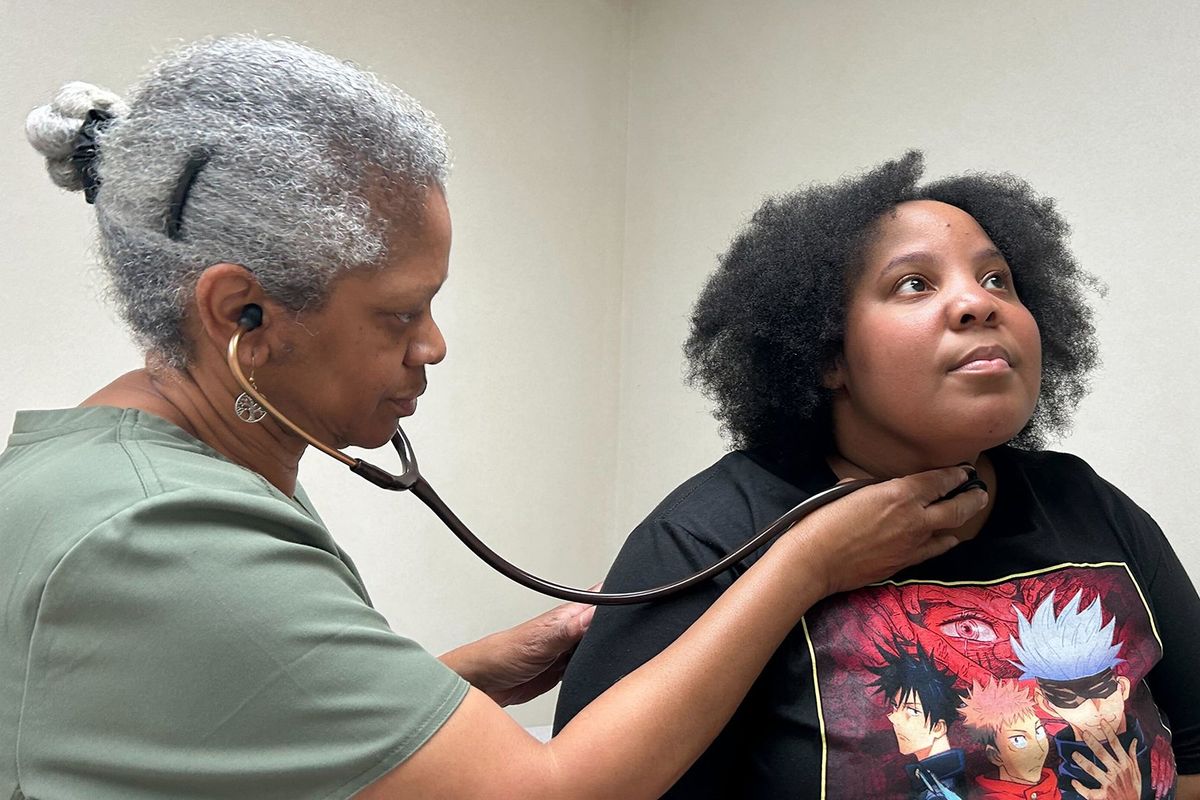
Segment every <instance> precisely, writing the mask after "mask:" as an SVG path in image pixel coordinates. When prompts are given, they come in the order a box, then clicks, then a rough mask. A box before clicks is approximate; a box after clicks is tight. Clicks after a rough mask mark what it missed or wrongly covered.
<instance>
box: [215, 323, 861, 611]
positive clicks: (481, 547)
mask: <svg viewBox="0 0 1200 800" xmlns="http://www.w3.org/2000/svg"><path fill="white" fill-rule="evenodd" d="M247 308H248V310H247V312H245V313H244V314H243V317H242V320H241V325H240V326H239V328H238V330H237V332H236V333H234V335H233V337H232V338H231V339H230V340H229V349H228V352H227V354H226V358H227V361H228V363H229V369H230V372H232V373H233V377H234V379H235V380H236V381H237V383H238V385H239V386H241V387H242V390H243V391H244V392H246V394H247V395H249V396H250V398H251V399H253V400H254V402H256V403H258V404H259V405H260V406H262V407H263V409H264V410H265V411H266V412H267V413H268V414H270V415H271V417H272V418H273V419H275V421H277V422H278V423H279V424H281V425H283V426H284V427H285V428H286V429H288V430H289V431H291V432H292V433H294V434H296V435H297V436H299V437H300V438H301V439H303V440H304V441H306V442H308V443H309V444H310V445H312V446H313V447H315V448H317V449H318V450H320V451H321V452H322V453H325V454H326V455H328V456H330V457H332V458H336V459H337V460H338V461H341V462H342V463H343V464H345V465H346V466H348V467H349V468H350V471H351V472H353V473H355V474H356V475H359V476H361V477H362V478H364V479H366V480H368V481H370V482H371V483H373V484H375V485H376V486H378V487H380V488H383V489H388V490H390V491H397V492H403V491H411V492H412V493H413V494H415V495H416V496H417V497H418V498H419V499H420V500H421V502H422V503H424V504H425V505H426V506H428V507H429V509H430V510H431V511H433V513H434V514H436V515H437V517H438V519H440V520H441V521H442V522H443V523H444V524H445V525H446V527H448V528H449V529H450V530H451V532H453V533H454V535H455V536H457V537H458V538H459V540H460V541H461V542H462V543H463V544H465V545H466V546H467V547H468V548H469V549H470V550H471V552H472V553H474V554H475V555H476V556H478V557H479V558H480V559H482V560H483V561H484V562H485V563H486V564H487V565H488V566H490V567H491V568H492V569H494V570H496V571H497V572H499V573H500V574H501V575H504V576H505V577H506V578H509V579H510V580H513V581H515V582H517V583H519V584H521V585H522V586H524V587H526V588H528V589H532V590H534V591H535V592H540V593H542V594H545V595H549V596H550V597H557V598H559V599H560V600H571V601H575V602H579V603H592V604H595V605H606V606H612V605H630V604H633V603H647V602H650V601H652V600H661V599H663V598H666V597H671V596H673V595H676V594H679V593H680V592H683V591H686V590H687V589H690V588H691V587H693V586H695V585H696V584H699V583H703V582H704V581H707V580H708V579H709V578H712V577H713V576H714V575H718V574H720V573H722V572H724V571H726V570H728V569H731V568H732V567H733V566H735V565H736V564H737V563H738V562H740V561H742V560H743V559H744V558H746V557H747V556H748V555H750V554H751V553H753V552H754V551H755V550H757V549H759V548H760V547H763V546H764V545H766V544H767V543H769V542H770V541H771V540H772V539H774V538H775V537H777V536H779V535H780V534H781V533H783V532H784V531H786V530H787V529H788V528H790V527H791V526H792V525H794V524H795V523H796V522H798V521H800V520H801V519H803V518H804V517H806V516H808V515H809V514H811V513H812V512H813V511H816V510H817V509H818V508H820V507H822V506H824V505H827V504H829V503H832V502H833V501H835V500H837V499H839V498H841V497H845V496H846V495H848V494H850V493H851V492H854V491H856V490H858V489H861V488H862V487H864V486H870V485H871V484H874V483H880V482H881V480H882V479H880V478H864V479H861V480H855V481H848V482H846V483H840V484H838V485H837V486H833V487H831V488H829V489H826V490H825V491H823V492H818V493H817V494H815V495H813V496H812V497H809V498H808V499H807V500H805V501H804V502H802V503H800V504H799V505H797V506H795V507H794V508H792V509H791V510H789V511H788V512H787V513H786V514H784V515H783V516H781V517H780V518H779V519H777V520H775V521H774V522H772V523H771V524H770V525H768V526H767V527H766V528H764V529H763V530H762V531H761V532H760V533H758V535H756V536H755V537H754V538H752V539H750V540H749V541H748V542H746V543H745V544H743V545H742V546H741V547H739V548H738V549H737V550H735V551H733V552H732V553H730V554H729V555H727V556H725V557H724V558H722V559H720V560H719V561H717V562H716V563H714V564H712V565H711V566H709V567H707V568H705V569H703V570H701V571H699V572H697V573H695V574H694V575H691V576H689V577H687V578H682V579H680V580H677V581H675V582H673V583H669V584H666V585H664V586H658V587H655V588H653V589H642V590H640V591H636V592H593V591H588V590H586V589H574V588H572V587H570V586H563V585H561V584H558V583H553V582H551V581H547V580H545V579H543V578H539V577H538V576H536V575H533V574H531V573H529V572H526V571H525V570H523V569H521V568H520V567H517V566H515V565H514V564H511V563H509V562H508V561H506V560H504V559H503V558H501V557H500V555H499V554H497V553H496V552H495V551H494V550H492V549H491V548H489V547H488V546H487V545H486V544H484V543H483V542H482V541H481V540H480V539H479V537H477V536H476V535H475V534H474V533H472V532H471V529H470V528H468V527H467V526H466V524H465V523H464V522H463V521H462V520H460V519H459V518H458V516H457V515H456V514H455V513H454V512H453V511H451V510H450V507H449V506H448V505H446V503H445V502H444V501H443V500H442V499H441V498H440V497H438V494H437V492H435V491H434V490H433V487H432V486H430V485H429V483H428V481H426V480H425V479H424V478H423V477H421V473H420V471H419V470H418V468H417V457H416V454H415V453H414V451H413V448H412V444H411V443H410V442H409V441H408V437H407V436H406V435H405V434H404V430H403V429H402V428H401V427H400V426H399V425H397V426H396V433H395V434H393V436H392V446H393V447H395V448H396V453H397V454H398V455H399V456H400V464H401V466H402V467H403V468H404V471H403V472H401V473H400V474H399V475H395V474H392V473H390V472H388V471H387V470H385V469H382V468H381V467H377V466H375V465H374V464H371V463H370V462H367V461H364V460H362V459H361V458H352V457H351V456H348V455H346V454H345V453H343V452H341V451H339V450H335V449H334V448H332V447H329V446H328V445H326V444H324V443H323V442H320V441H318V440H317V439H315V438H314V437H313V436H311V435H310V434H309V433H308V432H307V431H305V430H303V429H302V428H300V426H298V425H296V424H295V423H294V422H292V421H291V420H290V419H288V418H287V416H286V415H284V414H283V413H282V412H281V411H279V409H277V408H275V406H274V405H272V404H271V403H270V402H269V401H268V400H267V398H265V397H264V396H263V395H262V393H261V392H259V391H258V389H257V388H256V387H255V386H254V385H253V384H252V383H251V382H250V381H249V380H248V379H247V378H246V375H245V374H244V373H243V372H242V368H241V364H239V363H238V344H239V343H240V341H241V337H242V334H243V333H246V332H247V331H250V330H253V329H254V328H256V327H258V325H259V324H260V323H261V320H262V312H261V310H259V309H258V308H257V307H256V306H249V307H247ZM250 309H253V312H252V311H250Z"/></svg>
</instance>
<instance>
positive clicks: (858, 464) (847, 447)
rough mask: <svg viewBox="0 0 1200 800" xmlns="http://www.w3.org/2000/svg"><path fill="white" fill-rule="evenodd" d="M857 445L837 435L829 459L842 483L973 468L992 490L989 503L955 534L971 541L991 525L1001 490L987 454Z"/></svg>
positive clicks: (989, 490)
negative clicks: (890, 448) (991, 517)
mask: <svg viewBox="0 0 1200 800" xmlns="http://www.w3.org/2000/svg"><path fill="white" fill-rule="evenodd" d="M857 445H858V443H856V442H853V441H846V440H845V439H844V438H843V437H841V436H836V435H835V437H834V446H835V447H836V448H837V449H836V451H835V452H833V453H831V454H830V455H829V456H828V457H827V461H828V463H829V468H830V469H831V470H833V473H834V474H835V475H837V477H838V480H845V479H847V478H897V477H901V476H904V475H912V474H915V473H917V472H924V471H926V470H930V469H938V468H940V467H949V466H953V465H955V464H971V465H972V466H974V467H975V469H976V471H977V472H978V473H979V477H980V478H981V479H983V482H984V483H986V484H987V486H988V502H987V505H986V506H984V508H983V510H982V511H980V512H979V513H978V514H976V515H975V516H974V517H972V518H971V519H969V520H967V522H966V523H965V524H963V525H962V526H960V527H958V528H956V529H955V530H954V533H955V534H956V535H957V536H958V537H959V538H960V539H964V538H970V537H972V536H974V535H975V534H977V533H979V531H980V529H981V528H983V524H984V523H985V522H987V518H988V516H990V515H991V513H992V508H993V507H994V506H995V504H996V494H997V490H998V487H997V486H996V470H995V469H994V468H993V466H992V462H991V459H989V458H988V457H987V454H986V453H983V452H980V451H979V450H971V449H970V448H963V449H962V450H961V451H957V452H946V453H928V452H926V453H922V452H918V451H915V450H907V449H897V450H892V451H887V450H883V449H871V448H869V447H862V446H857Z"/></svg>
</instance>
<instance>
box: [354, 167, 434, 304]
mask: <svg viewBox="0 0 1200 800" xmlns="http://www.w3.org/2000/svg"><path fill="white" fill-rule="evenodd" d="M389 227H390V234H389V236H388V256H387V260H386V261H384V262H383V264H382V265H380V266H376V267H363V268H361V269H354V270H350V271H349V272H347V273H346V274H345V275H344V276H342V277H341V278H339V279H338V282H337V285H335V287H334V291H335V293H337V294H340V295H342V296H361V297H365V298H370V299H375V300H383V301H388V300H391V299H395V300H409V299H420V298H421V297H431V296H432V295H433V294H435V293H436V292H437V290H438V289H439V288H441V285H442V284H443V283H445V281H446V277H447V272H448V269H449V260H450V239H451V228H450V212H449V209H448V208H447V206H446V200H445V197H444V196H443V195H442V193H441V191H439V190H430V191H429V192H428V193H427V194H426V199H425V207H424V209H423V210H422V212H421V213H420V215H419V216H417V217H416V218H414V217H412V216H411V215H407V214H405V215H403V216H398V217H396V218H394V219H393V221H392V222H391V224H390V226H389Z"/></svg>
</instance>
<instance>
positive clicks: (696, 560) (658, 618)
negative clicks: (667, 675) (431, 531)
mask: <svg viewBox="0 0 1200 800" xmlns="http://www.w3.org/2000/svg"><path fill="white" fill-rule="evenodd" d="M722 555H723V553H720V552H719V551H717V550H716V549H714V548H713V547H711V546H709V545H708V544H706V543H704V542H702V541H700V540H699V539H698V538H697V537H696V536H694V535H693V534H692V533H690V532H689V531H687V530H685V529H684V528H682V527H680V526H678V525H675V524H672V523H671V522H669V521H665V520H647V521H646V522H643V523H642V524H641V525H639V526H638V527H637V528H636V529H634V531H633V533H631V534H630V536H629V538H628V539H627V540H626V542H625V545H624V547H622V548H621V552H620V553H619V554H618V556H617V559H616V561H615V562H614V563H613V566H612V569H611V570H610V571H609V573H608V577H607V578H605V581H604V590H605V591H610V592H625V591H636V590H639V589H646V588H651V587H654V586H660V585H662V584H665V583H670V582H671V581H675V580H678V579H680V578H683V577H687V576H688V575H691V574H693V573H694V572H696V571H697V570H699V569H702V568H704V567H707V566H709V565H711V564H712V563H713V562H714V561H716V560H717V559H718V558H720V557H721V556H722ZM729 585H730V577H729V575H728V573H725V574H723V575H720V576H717V577H716V578H714V579H712V580H711V581H709V582H707V583H705V584H702V585H700V586H697V587H694V588H693V589H691V590H689V591H687V592H684V593H683V594H682V595H678V596H676V597H673V598H670V599H667V600H662V601H657V602H654V603H649V604H639V605H630V606H600V607H599V608H597V610H596V616H595V617H594V618H593V620H592V624H591V626H590V627H589V628H588V632H587V634H586V635H585V636H584V638H583V641H582V642H581V643H580V645H579V648H578V649H577V650H576V652H575V655H574V656H572V658H571V661H570V664H569V665H568V667H567V672H566V674H565V675H564V676H563V683H562V688H561V689H560V691H559V696H558V708H557V711H556V714H555V720H554V729H555V732H558V731H560V730H562V728H563V727H565V726H566V724H567V723H568V722H570V720H571V719H573V718H574V717H575V715H576V714H578V713H579V712H580V711H582V710H583V708H584V707H585V706H587V705H588V703H590V702H591V701H592V700H594V699H596V698H597V697H598V696H599V695H600V694H602V693H603V692H604V691H605V690H607V689H608V688H609V687H610V686H612V685H613V684H615V683H616V682H617V681H619V680H620V679H621V678H623V677H625V676H626V675H628V674H629V673H630V672H633V671H634V670H635V669H637V668H638V667H640V666H641V665H642V664H644V663H645V662H647V661H649V660H650V659H652V658H653V657H654V656H656V655H657V654H658V653H659V652H661V651H662V650H663V649H664V648H666V647H667V646H668V645H670V644H671V642H673V641H675V639H677V638H678V637H679V636H680V634H682V633H683V632H684V631H686V630H687V629H688V627H690V626H691V624H692V623H693V622H695V621H696V620H697V619H698V618H699V617H700V616H701V615H703V614H704V612H705V611H707V610H708V608H709V606H711V605H712V604H713V603H714V602H715V601H716V599H717V597H719V596H720V594H721V592H723V591H724V590H725V589H726V588H728V586H729ZM740 715H741V712H739V716H740ZM729 731H730V729H729V728H727V729H726V732H729ZM740 739H741V737H738V736H736V735H730V736H728V737H727V736H726V735H725V734H724V733H723V734H722V736H721V737H720V738H718V740H717V742H716V743H714V745H713V746H712V747H710V748H709V750H708V751H707V752H706V753H705V754H704V755H703V756H701V758H700V761H699V762H697V764H696V765H695V766H694V767H693V768H692V769H691V770H690V771H689V772H688V773H687V775H685V776H684V778H683V779H682V781H681V782H680V783H679V784H676V786H675V787H673V788H672V789H671V790H670V791H669V792H668V793H667V794H665V795H664V798H673V797H679V798H683V797H687V798H695V799H696V800H705V798H719V797H724V796H726V795H725V794H724V793H723V791H722V789H721V784H722V781H723V777H722V776H723V775H725V774H728V769H727V768H728V766H729V762H730V760H731V758H732V756H733V750H734V748H735V747H736V743H737V742H738V741H739V740H740ZM685 784H686V785H685Z"/></svg>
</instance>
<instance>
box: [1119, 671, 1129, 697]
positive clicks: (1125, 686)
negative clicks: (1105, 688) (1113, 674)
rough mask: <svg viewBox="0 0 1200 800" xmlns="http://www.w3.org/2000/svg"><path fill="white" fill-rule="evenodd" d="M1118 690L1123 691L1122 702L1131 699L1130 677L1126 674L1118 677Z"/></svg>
mask: <svg viewBox="0 0 1200 800" xmlns="http://www.w3.org/2000/svg"><path fill="white" fill-rule="evenodd" d="M1117 690H1118V691H1119V692H1120V693H1121V702H1125V701H1126V700H1128V699H1129V678H1126V677H1125V676H1124V675H1121V676H1118V678H1117Z"/></svg>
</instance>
